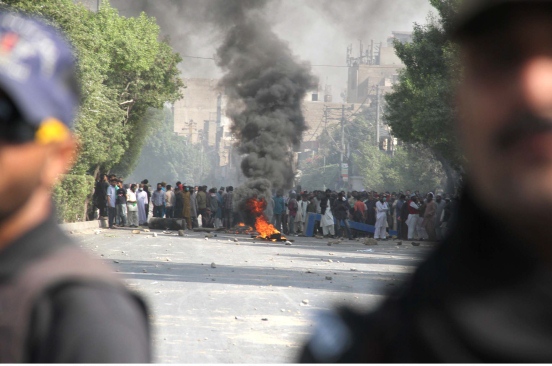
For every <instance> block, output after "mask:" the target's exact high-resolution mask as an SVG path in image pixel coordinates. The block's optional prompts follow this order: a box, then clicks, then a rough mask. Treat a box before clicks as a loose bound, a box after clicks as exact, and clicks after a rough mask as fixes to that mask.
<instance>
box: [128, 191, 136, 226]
mask: <svg viewBox="0 0 552 366" xmlns="http://www.w3.org/2000/svg"><path fill="white" fill-rule="evenodd" d="M127 194H128V200H127V212H128V226H129V227H138V202H137V199H136V184H134V183H133V184H131V185H130V189H129V190H128V192H127Z"/></svg>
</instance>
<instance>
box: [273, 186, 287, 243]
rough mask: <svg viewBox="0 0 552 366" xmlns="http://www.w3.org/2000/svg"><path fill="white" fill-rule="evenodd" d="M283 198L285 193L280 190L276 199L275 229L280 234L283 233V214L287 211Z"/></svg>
mask: <svg viewBox="0 0 552 366" xmlns="http://www.w3.org/2000/svg"><path fill="white" fill-rule="evenodd" d="M283 196H284V192H283V191H282V190H281V189H280V190H278V192H276V197H274V227H275V228H276V230H278V231H280V232H281V231H282V214H283V213H284V211H285V209H286V208H285V204H284V197H283Z"/></svg>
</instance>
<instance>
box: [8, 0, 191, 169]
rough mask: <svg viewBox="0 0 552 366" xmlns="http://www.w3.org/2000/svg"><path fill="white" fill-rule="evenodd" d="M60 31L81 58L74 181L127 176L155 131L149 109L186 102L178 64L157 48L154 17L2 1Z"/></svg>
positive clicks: (45, 0) (61, 2) (61, 3)
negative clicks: (110, 173) (182, 99)
mask: <svg viewBox="0 0 552 366" xmlns="http://www.w3.org/2000/svg"><path fill="white" fill-rule="evenodd" d="M0 4H3V5H9V6H10V7H12V8H13V9H16V10H21V11H24V12H27V13H32V14H36V15H39V16H41V17H43V18H44V19H46V20H47V21H49V22H50V23H51V24H52V25H53V26H55V27H58V28H60V29H61V30H62V31H63V32H64V33H65V34H66V35H67V37H68V38H69V40H70V41H71V43H72V45H73V47H74V49H75V53H76V56H77V59H78V71H79V79H80V82H81V85H82V93H83V98H82V104H81V109H80V113H79V116H78V118H77V121H76V127H75V131H76V133H77V135H78V137H79V140H80V147H81V149H80V151H81V153H80V155H79V157H78V160H77V163H76V166H75V168H74V170H73V174H86V173H88V174H94V173H95V172H97V171H99V170H103V171H108V170H110V169H112V168H113V171H115V172H116V173H118V174H120V175H123V176H125V175H127V174H128V173H129V172H130V171H132V170H133V168H134V165H135V163H136V159H137V158H138V156H139V153H140V149H141V147H142V146H143V143H144V141H145V139H146V137H147V136H148V134H149V133H150V132H151V131H152V126H149V125H147V124H144V121H147V120H148V119H145V118H143V117H144V116H145V114H146V112H147V110H148V109H149V108H157V109H160V108H162V107H163V103H165V102H174V101H175V100H177V99H179V98H180V97H181V94H180V88H181V87H182V86H183V83H182V81H181V79H180V78H179V71H178V69H177V65H178V63H179V62H180V61H181V58H180V56H179V55H178V54H177V53H174V52H173V50H172V48H171V47H170V45H169V43H168V40H162V41H159V26H158V25H157V24H156V21H155V19H154V18H149V17H147V16H146V15H145V14H141V15H140V16H139V17H135V18H125V17H122V16H120V15H119V14H118V12H117V10H116V9H114V8H112V7H111V6H110V5H109V2H108V1H106V0H103V2H102V5H101V7H100V11H99V12H98V13H94V12H90V11H88V10H87V9H86V8H84V6H82V5H80V4H74V3H73V2H72V1H71V0H41V1H35V0H0Z"/></svg>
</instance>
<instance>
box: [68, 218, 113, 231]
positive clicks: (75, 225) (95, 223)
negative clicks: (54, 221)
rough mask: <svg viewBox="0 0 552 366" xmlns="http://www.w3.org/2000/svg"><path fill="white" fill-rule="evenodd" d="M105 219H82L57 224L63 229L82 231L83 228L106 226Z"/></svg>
mask: <svg viewBox="0 0 552 366" xmlns="http://www.w3.org/2000/svg"><path fill="white" fill-rule="evenodd" d="M106 221H107V220H92V221H82V222H71V223H68V224H60V225H59V226H60V227H61V228H62V229H63V230H64V231H83V230H91V229H98V228H102V227H106V226H107V223H106Z"/></svg>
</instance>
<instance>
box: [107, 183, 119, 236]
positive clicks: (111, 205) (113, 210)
mask: <svg viewBox="0 0 552 366" xmlns="http://www.w3.org/2000/svg"><path fill="white" fill-rule="evenodd" d="M109 183H110V185H109V187H107V217H108V223H109V228H110V229H113V228H114V227H115V217H116V216H117V206H116V204H117V189H118V187H117V178H111V181H110V182H109Z"/></svg>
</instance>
